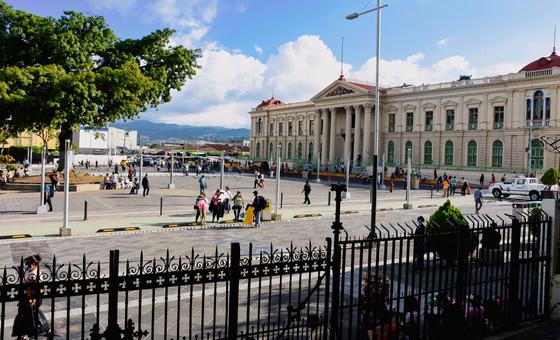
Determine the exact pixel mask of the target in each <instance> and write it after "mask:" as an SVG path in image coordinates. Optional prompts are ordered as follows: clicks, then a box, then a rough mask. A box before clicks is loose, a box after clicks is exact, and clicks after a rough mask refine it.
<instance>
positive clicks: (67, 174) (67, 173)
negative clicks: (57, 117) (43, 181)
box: [60, 139, 72, 236]
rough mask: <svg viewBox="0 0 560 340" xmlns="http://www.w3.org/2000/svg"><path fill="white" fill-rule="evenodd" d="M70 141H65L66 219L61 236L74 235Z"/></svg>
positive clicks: (64, 218)
mask: <svg viewBox="0 0 560 340" xmlns="http://www.w3.org/2000/svg"><path fill="white" fill-rule="evenodd" d="M70 146H71V145H70V140H69V139H66V140H65V141H64V153H65V155H64V157H65V158H64V215H63V216H64V217H63V221H62V228H60V236H70V235H72V229H70V225H69V224H68V205H69V204H68V203H69V200H70V193H69V190H70V156H71V152H72V151H71V150H70Z"/></svg>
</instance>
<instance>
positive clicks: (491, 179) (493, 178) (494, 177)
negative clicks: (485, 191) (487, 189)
mask: <svg viewBox="0 0 560 340" xmlns="http://www.w3.org/2000/svg"><path fill="white" fill-rule="evenodd" d="M490 181H491V182H492V184H494V183H496V176H494V174H492V177H491V178H490Z"/></svg>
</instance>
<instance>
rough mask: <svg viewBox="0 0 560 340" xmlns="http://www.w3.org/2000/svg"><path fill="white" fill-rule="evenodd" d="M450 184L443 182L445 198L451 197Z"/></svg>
mask: <svg viewBox="0 0 560 340" xmlns="http://www.w3.org/2000/svg"><path fill="white" fill-rule="evenodd" d="M448 195H449V182H448V181H443V197H444V198H445V197H449V196H448Z"/></svg>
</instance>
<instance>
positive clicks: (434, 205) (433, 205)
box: [418, 204, 438, 208]
mask: <svg viewBox="0 0 560 340" xmlns="http://www.w3.org/2000/svg"><path fill="white" fill-rule="evenodd" d="M437 206H438V205H437V204H424V205H419V206H418V208H432V207H437Z"/></svg>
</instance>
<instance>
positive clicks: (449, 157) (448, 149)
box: [443, 140, 453, 165]
mask: <svg viewBox="0 0 560 340" xmlns="http://www.w3.org/2000/svg"><path fill="white" fill-rule="evenodd" d="M444 150H445V153H444V156H443V159H444V164H445V165H453V142H452V141H450V140H448V141H447V142H445V149H444Z"/></svg>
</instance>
